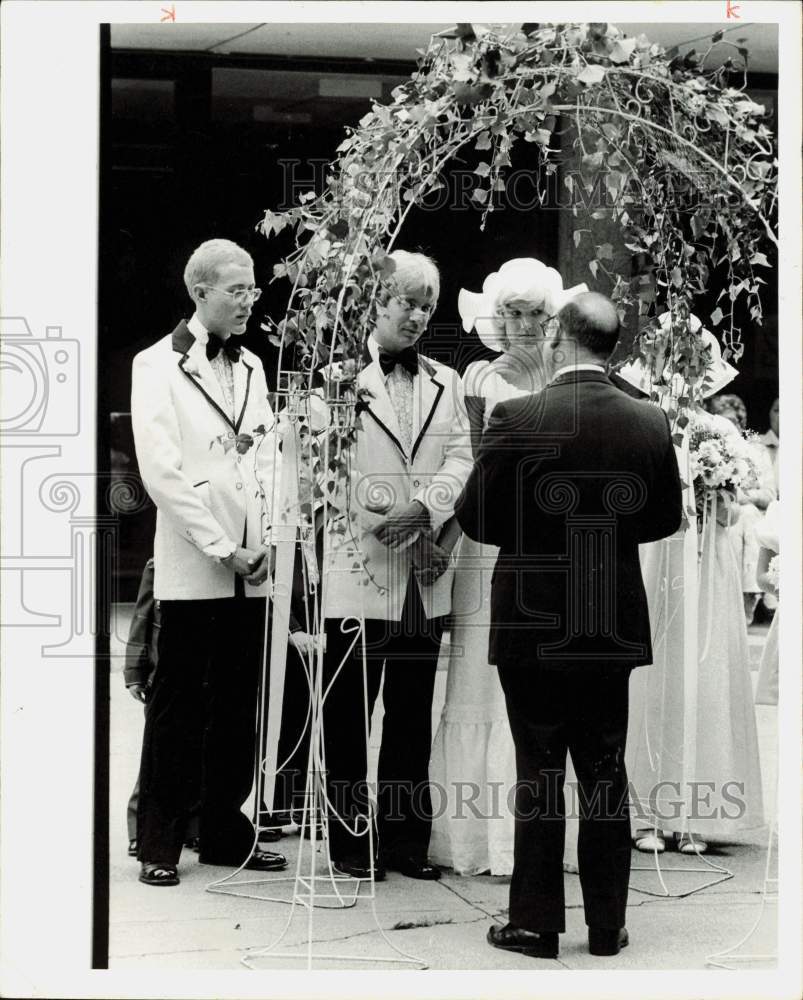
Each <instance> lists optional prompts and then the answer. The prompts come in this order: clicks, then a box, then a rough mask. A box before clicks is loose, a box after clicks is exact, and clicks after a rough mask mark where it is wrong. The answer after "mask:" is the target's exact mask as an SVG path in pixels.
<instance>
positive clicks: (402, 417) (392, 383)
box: [368, 334, 413, 455]
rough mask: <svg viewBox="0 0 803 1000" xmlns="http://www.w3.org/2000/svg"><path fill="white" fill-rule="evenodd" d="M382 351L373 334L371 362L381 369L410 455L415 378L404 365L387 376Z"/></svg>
mask: <svg viewBox="0 0 803 1000" xmlns="http://www.w3.org/2000/svg"><path fill="white" fill-rule="evenodd" d="M381 350H382V348H381V347H380V345H379V344H378V343H377V342H376V340H374V336H373V334H371V336H370V337H369V338H368V352H369V354H370V355H371V360H372V361H374V363H375V364H376V365H377V367H379V370H380V373H381V374H382V377H383V379H384V382H385V388H386V389H387V390H388V396H389V397H390V403H391V406H392V407H393V410H394V412H395V414H396V417H397V419H398V421H399V430H400V431H401V444H402V447H403V448H404V450H405V451H406V452H407V454H408V455H409V454H410V449H411V448H412V445H413V376H412V375H411V374H410V372H408V371H407V369H406V368H405V367H404V365H396V367H395V368H393V369H391V370H390V371H389V372H388V373H387V375H385V374H384V372H382V369H381V367H380V366H379V352H380V351H381ZM388 353H389V352H388Z"/></svg>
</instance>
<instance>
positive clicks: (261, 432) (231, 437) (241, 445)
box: [209, 424, 268, 455]
mask: <svg viewBox="0 0 803 1000" xmlns="http://www.w3.org/2000/svg"><path fill="white" fill-rule="evenodd" d="M267 433H268V432H267V430H266V429H265V425H264V424H260V425H259V427H255V428H254V429H253V430H252V431H251V433H250V434H245V433H243V434H235V433H234V431H229V432H228V434H218V436H217V437H215V438H212V440H211V442H210V444H209V448H210V449H212V448H214V447H215V445H216V444H219V445H221V446H222V448H223V452H224V453H226V452H229V451H231V449H232V448H236V449H237V454H238V455H244V454H245V453H246V452H247V451H248V450H249V449H250V448H252V447H253V446H254V443H255V442H256V440H257V439H258V438H263V437H264V436H265V435H266V434H267Z"/></svg>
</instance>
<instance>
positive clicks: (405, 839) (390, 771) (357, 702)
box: [323, 578, 443, 864]
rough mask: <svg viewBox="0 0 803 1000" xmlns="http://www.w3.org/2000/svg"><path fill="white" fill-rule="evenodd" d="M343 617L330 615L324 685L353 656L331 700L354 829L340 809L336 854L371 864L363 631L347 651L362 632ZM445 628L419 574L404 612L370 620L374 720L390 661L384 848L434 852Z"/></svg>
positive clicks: (339, 798) (327, 704) (382, 770)
mask: <svg viewBox="0 0 803 1000" xmlns="http://www.w3.org/2000/svg"><path fill="white" fill-rule="evenodd" d="M341 625H342V622H341V621H340V620H339V619H327V620H326V654H325V656H324V665H323V666H324V676H323V685H324V690H326V687H327V685H328V684H329V683H330V682H331V681H332V678H333V677H334V675H335V672H336V671H337V669H338V666H339V665H340V663H341V661H342V660H343V659H344V658H345V663H344V664H343V668H342V670H341V671H340V673H338V675H337V677H336V679H335V680H334V682H333V683H332V685H331V687H330V688H329V693H328V695H327V696H326V700H325V701H324V708H323V722H324V750H325V753H326V769H327V794H328V796H329V799H330V802H331V803H332V806H333V807H334V809H336V810H337V812H338V813H339V814H340V816H341V817H343V819H344V820H345V821H346V822H347V823H348V824H349V825H350V829H346V828H345V827H344V826H343V824H342V823H340V822H339V821H338V819H337V818H336V817H335V816H334V815H332V814H331V813H330V815H329V837H330V848H331V853H332V857H333V858H334V859H336V860H345V859H346V858H349V859H354V860H358V861H362V862H363V863H364V864H367V862H368V856H369V855H368V836H367V834H365V831H366V829H367V821H366V816H367V814H368V804H367V803H368V794H367V793H368V789H367V770H368V759H367V746H366V742H367V741H366V721H365V717H364V713H363V659H362V644H361V642H360V641H359V640H358V641H357V643H356V645H355V646H354V648H353V649H352V650H351V652H348V653H347V651H348V648H349V646H350V645H351V643H352V642H353V641H354V633H353V631H349V632H348V633H347V634H344V632H343V631H342V629H341ZM353 625H354V622H353V620H347V625H346V627H347V628H349V629H351V628H352V627H353ZM442 635H443V619H442V618H432V619H427V617H426V615H425V614H424V609H423V606H422V604H421V599H420V597H419V595H418V588H417V587H416V586H415V583H414V582H413V580H412V578H411V585H410V587H409V588H408V591H407V597H406V600H405V604H404V610H403V613H402V618H401V621H399V622H388V621H380V620H377V619H367V620H366V622H365V652H366V675H365V682H366V687H367V700H368V721H369V722H370V718H371V712H372V711H373V707H374V702H375V701H376V696H377V694H378V692H379V685H380V682H381V680H382V673H383V665H384V678H385V679H384V688H383V705H384V710H385V714H384V718H383V722H382V743H381V747H380V751H379V765H378V774H377V824H378V840H379V847H380V850H381V851H382V853H383V854H384V855H385V856H386V857H388V856H391V855H393V854H397V855H410V856H412V857H415V858H418V859H420V860H424V859H425V858H426V856H427V849H428V847H429V837H430V832H431V829H432V800H431V795H430V789H429V757H430V749H431V746H432V695H433V691H434V687H435V671H436V669H437V665H438V653H439V651H440V645H441V637H442ZM361 832H362V833H363V835H362V836H361V835H360V833H361ZM375 843H376V839H375Z"/></svg>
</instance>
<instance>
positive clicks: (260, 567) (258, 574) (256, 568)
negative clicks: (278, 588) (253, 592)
mask: <svg viewBox="0 0 803 1000" xmlns="http://www.w3.org/2000/svg"><path fill="white" fill-rule="evenodd" d="M248 565H249V567H250V570H249V572H248V574H247V575H246V577H245V582H246V583H249V584H250V585H251V586H252V587H258V586H259V585H260V584H261V583H264V582H265V581H266V580H267V578H268V577H269V576H270V574H271V573H272V572H273V546H272V545H260V546H259V548H258V549H257V550H256V552H254V553H253V554H252V555H251V556H250V557H249V559H248Z"/></svg>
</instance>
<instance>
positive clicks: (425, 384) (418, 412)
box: [410, 358, 444, 462]
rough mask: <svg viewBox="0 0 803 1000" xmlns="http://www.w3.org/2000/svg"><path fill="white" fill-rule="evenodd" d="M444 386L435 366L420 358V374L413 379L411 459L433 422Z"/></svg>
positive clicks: (411, 459)
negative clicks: (438, 377)
mask: <svg viewBox="0 0 803 1000" xmlns="http://www.w3.org/2000/svg"><path fill="white" fill-rule="evenodd" d="M443 390H444V386H443V384H442V383H441V382H439V381H438V379H437V374H436V371H435V369H434V368H432V367H431V366H430V365H429V363H428V362H427V361H426V360H425V359H424V358H420V359H419V364H418V374H417V375H416V377H415V379H414V381H413V446H412V450H411V452H410V461H411V462H412V461H413V459H414V458H415V453H416V451H418V448H419V446H420V444H421V441H422V440H423V438H424V435H425V434H426V433H427V428H428V427H429V425H430V423H431V422H432V417H433V415H434V413H435V407H436V406H437V405H438V401H439V400H440V398H441V395H442V394H443Z"/></svg>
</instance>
